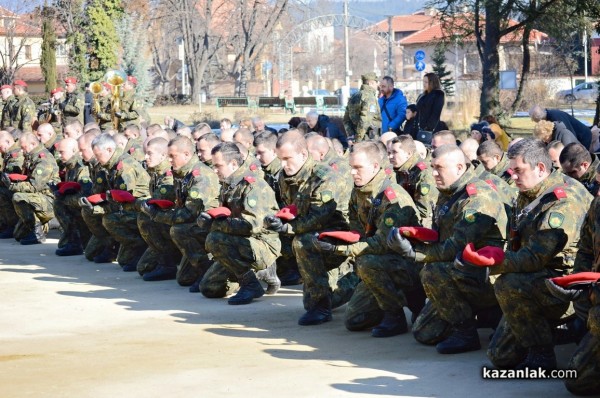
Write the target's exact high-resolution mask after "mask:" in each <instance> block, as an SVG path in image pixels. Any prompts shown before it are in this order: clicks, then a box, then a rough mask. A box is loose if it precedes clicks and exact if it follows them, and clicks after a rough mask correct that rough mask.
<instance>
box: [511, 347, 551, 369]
mask: <svg viewBox="0 0 600 398" xmlns="http://www.w3.org/2000/svg"><path fill="white" fill-rule="evenodd" d="M526 368H529V369H538V368H542V369H547V370H552V369H556V355H555V354H554V347H553V346H551V345H549V346H545V345H541V346H533V347H529V351H528V352H527V357H526V358H525V360H524V361H523V362H521V363H520V364H518V365H517V366H516V367H515V369H517V370H518V369H526Z"/></svg>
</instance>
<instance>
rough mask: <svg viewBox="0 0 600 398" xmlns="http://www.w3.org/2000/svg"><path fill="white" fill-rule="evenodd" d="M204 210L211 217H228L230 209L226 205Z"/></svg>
mask: <svg viewBox="0 0 600 398" xmlns="http://www.w3.org/2000/svg"><path fill="white" fill-rule="evenodd" d="M206 212H207V213H208V215H209V216H211V217H212V218H220V217H229V216H230V215H231V210H229V209H228V208H227V207H217V208H214V209H210V210H206Z"/></svg>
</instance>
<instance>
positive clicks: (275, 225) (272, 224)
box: [263, 216, 285, 232]
mask: <svg viewBox="0 0 600 398" xmlns="http://www.w3.org/2000/svg"><path fill="white" fill-rule="evenodd" d="M263 223H264V227H265V228H266V229H268V230H270V231H276V232H283V231H284V230H285V226H284V225H285V224H284V223H283V222H282V221H281V218H279V217H275V216H267V217H265V219H264V221H263Z"/></svg>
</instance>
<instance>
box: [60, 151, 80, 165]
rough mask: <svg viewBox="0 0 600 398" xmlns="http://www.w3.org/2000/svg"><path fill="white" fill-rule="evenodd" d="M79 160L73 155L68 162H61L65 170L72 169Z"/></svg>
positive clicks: (78, 157)
mask: <svg viewBox="0 0 600 398" xmlns="http://www.w3.org/2000/svg"><path fill="white" fill-rule="evenodd" d="M80 160H81V156H79V154H75V155H73V156H72V157H71V159H69V161H68V162H63V164H64V165H65V166H66V167H67V168H69V169H72V168H73V166H75V165H76V164H77V163H79V161H80Z"/></svg>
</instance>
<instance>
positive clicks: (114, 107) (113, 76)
mask: <svg viewBox="0 0 600 398" xmlns="http://www.w3.org/2000/svg"><path fill="white" fill-rule="evenodd" d="M126 80H127V75H126V74H125V72H123V71H121V70H114V69H113V70H109V71H108V72H106V74H105V75H104V81H106V82H107V83H108V84H110V85H111V86H112V99H111V112H110V114H111V118H112V122H113V126H114V128H115V130H118V129H119V117H118V116H117V113H119V112H120V111H121V86H122V85H123V83H125V81H126Z"/></svg>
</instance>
